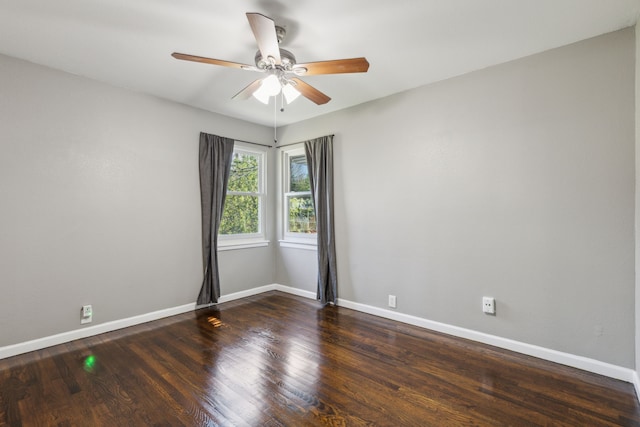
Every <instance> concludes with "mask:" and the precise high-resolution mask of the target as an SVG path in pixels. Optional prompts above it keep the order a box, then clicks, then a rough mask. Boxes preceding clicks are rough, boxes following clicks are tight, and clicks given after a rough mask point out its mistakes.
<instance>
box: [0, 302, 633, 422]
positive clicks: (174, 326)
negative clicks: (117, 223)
mask: <svg viewBox="0 0 640 427" xmlns="http://www.w3.org/2000/svg"><path fill="white" fill-rule="evenodd" d="M49 425H51V426H114V425H128V426H149V425H152V426H269V427H282V426H294V427H300V426H394V427H396V426H449V425H453V426H457V425H475V426H514V425H515V426H543V425H545V426H546V425H553V426H640V405H639V404H638V401H637V399H636V396H635V391H634V389H633V386H632V385H631V384H628V383H624V382H622V381H617V380H613V379H611V378H605V377H602V376H599V375H595V374H592V373H589V372H584V371H580V370H577V369H573V368H569V367H566V366H561V365H557V364H554V363H551V362H547V361H543V360H540V359H536V358H533V357H528V356H525V355H521V354H517V353H513V352H509V351H506V350H502V349H498V348H495V347H492V346H488V345H484V344H479V343H475V342H472V341H468V340H463V339H458V338H455V337H451V336H447V335H443V334H440V333H436V332H432V331H428V330H426V329H422V328H418V327H414V326H411V325H406V324H403V323H398V322H393V321H389V320H386V319H382V318H378V317H374V316H370V315H367V314H363V313H359V312H356V311H353V310H349V309H345V308H343V307H333V306H328V307H322V306H320V305H319V304H318V303H316V302H315V301H310V300H306V299H303V298H299V297H295V296H292V295H288V294H283V293H279V292H269V293H265V294H261V295H256V296H252V297H249V298H245V299H243V300H236V301H232V302H228V303H224V304H219V305H217V306H214V307H211V308H207V309H201V310H197V311H195V312H192V313H185V314H182V315H179V316H173V317H171V318H166V319H161V320H158V321H155V322H150V323H146V324H143V325H138V326H134V327H131V328H126V329H123V330H119V331H113V332H110V333H107V334H102V335H99V336H95V337H90V338H87V339H83V340H78V341H74V342H71V343H67V344H64V345H60V346H56V347H51V348H48V349H44V350H40V351H36V352H32V353H29V354H25V355H21V356H16V357H12V358H9V359H4V360H0V427H4V426H12V427H13V426H49Z"/></svg>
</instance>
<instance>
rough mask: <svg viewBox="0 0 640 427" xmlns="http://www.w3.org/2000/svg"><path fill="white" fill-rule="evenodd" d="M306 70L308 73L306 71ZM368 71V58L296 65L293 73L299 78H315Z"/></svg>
mask: <svg viewBox="0 0 640 427" xmlns="http://www.w3.org/2000/svg"><path fill="white" fill-rule="evenodd" d="M305 69H306V71H304V70H305ZM368 69H369V61H367V59H366V58H351V59H336V60H333V61H319V62H308V63H306V64H296V65H295V66H294V67H293V72H294V73H296V74H298V75H299V76H313V75H316V74H342V73H366V72H367V70H368Z"/></svg>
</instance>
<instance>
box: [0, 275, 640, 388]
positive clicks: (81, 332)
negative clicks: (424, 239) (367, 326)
mask: <svg viewBox="0 0 640 427" xmlns="http://www.w3.org/2000/svg"><path fill="white" fill-rule="evenodd" d="M274 290H277V291H281V292H286V293H289V294H292V295H297V296H300V297H303V298H309V299H314V300H315V299H316V294H315V292H310V291H305V290H302V289H298V288H293V287H290V286H284V285H279V284H271V285H265V286H260V287H257V288H253V289H249V290H246V291H241V292H236V293H233V294H228V295H223V296H221V297H220V300H219V302H220V303H223V302H229V301H234V300H237V299H241V298H246V297H249V296H253V295H258V294H261V293H264V292H268V291H274ZM338 305H339V306H342V307H345V308H350V309H353V310H356V311H360V312H363V313H368V314H372V315H374V316H378V317H383V318H386V319H390V320H396V321H398V322H402V323H407V324H410V325H414V326H419V327H422V328H426V329H430V330H433V331H437V332H442V333H445V334H448V335H452V336H456V337H460V338H466V339H469V340H472V341H477V342H481V343H485V344H489V345H493V346H496V347H499V348H504V349H506V350H511V351H515V352H517V353H522V354H526V355H529V356H534V357H537V358H540V359H544V360H549V361H551V362H556V363H560V364H562V365H567V366H571V367H574V368H578V369H582V370H585V371H588V372H593V373H596V374H600V375H604V376H607V377H611V378H615V379H619V380H622V381H626V382H629V383H632V384H633V385H634V387H635V389H636V394H637V395H638V396H640V379H639V377H638V373H637V372H636V371H634V370H632V369H629V368H624V367H621V366H617V365H612V364H609V363H605V362H601V361H598V360H595V359H589V358H587V357H582V356H576V355H574V354H570V353H563V352H560V351H556V350H552V349H548V348H544V347H540V346H536V345H532V344H527V343H523V342H519V341H514V340H510V339H507V338H502V337H498V336H495V335H489V334H485V333H482V332H478V331H474V330H471V329H465V328H460V327H457V326H453V325H448V324H445V323H440V322H435V321H432V320H428V319H424V318H421V317H416V316H411V315H408V314H403V313H398V312H396V311H391V310H386V309H383V308H379V307H374V306H370V305H366V304H361V303H356V302H353V301H349V300H345V299H342V298H340V299H338ZM195 309H196V304H195V303H191V304H185V305H181V306H178V307H173V308H168V309H164V310H158V311H154V312H151V313H147V314H142V315H139V316H133V317H129V318H126V319H120V320H115V321H112V322H105V323H101V324H98V325H95V326H89V327H86V328H82V329H76V330H73V331H69V332H63V333H60V334H56V335H52V336H49V337H44V338H39V339H35V340H32V341H26V342H23V343H18V344H14V345H9V346H5V347H0V359H4V358H7V357H11V356H16V355H19V354H23V353H28V352H30V351H34V350H40V349H42V348H46V347H51V346H54V345H58V344H63V343H66V342H69V341H74V340H77V339H81V338H87V337H90V336H94V335H99V334H102V333H105V332H110V331H115V330H117V329H122V328H126V327H129V326H134V325H138V324H141V323H146V322H150V321H152V320H158V319H162V318H164V317H169V316H174V315H177V314H182V313H186V312H188V311H192V310H195Z"/></svg>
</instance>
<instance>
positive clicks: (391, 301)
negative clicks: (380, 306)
mask: <svg viewBox="0 0 640 427" xmlns="http://www.w3.org/2000/svg"><path fill="white" fill-rule="evenodd" d="M389 307H391V308H396V296H395V295H389Z"/></svg>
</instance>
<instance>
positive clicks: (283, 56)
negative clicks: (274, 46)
mask: <svg viewBox="0 0 640 427" xmlns="http://www.w3.org/2000/svg"><path fill="white" fill-rule="evenodd" d="M279 50H280V60H281V65H280V67H282V68H283V69H285V70H287V71H290V70H291V68H292V67H293V66H294V65H296V57H295V56H294V55H293V53H291V52H289V51H288V50H286V49H279ZM255 61H256V67H258V68H260V69H261V70H265V69H266V70H268V69H269V68H272V67H274V66H273V65H272V64H271V62H269V60H268V59H266V58H263V57H262V53H260V51H257V52H256V57H255Z"/></svg>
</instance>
